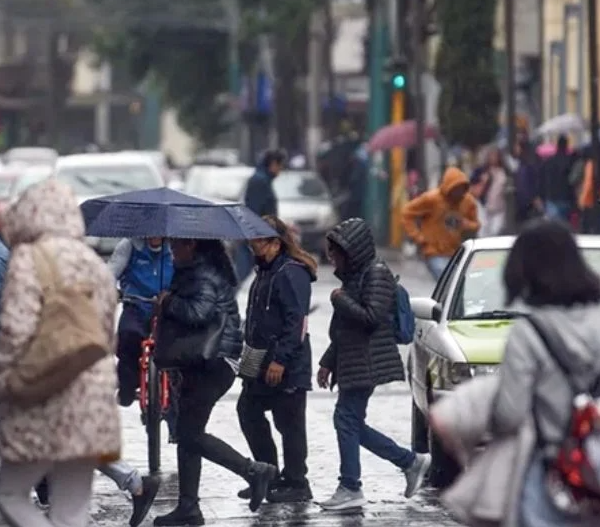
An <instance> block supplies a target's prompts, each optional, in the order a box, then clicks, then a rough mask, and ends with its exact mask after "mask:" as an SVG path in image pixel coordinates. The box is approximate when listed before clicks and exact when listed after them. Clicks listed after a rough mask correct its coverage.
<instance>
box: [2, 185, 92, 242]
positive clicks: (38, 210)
mask: <svg viewBox="0 0 600 527" xmlns="http://www.w3.org/2000/svg"><path fill="white" fill-rule="evenodd" d="M2 233H3V236H4V239H5V240H6V243H7V244H8V245H9V246H10V247H14V246H16V245H19V244H21V243H33V242H35V241H36V240H38V239H39V238H41V237H42V236H46V235H50V236H59V237H65V238H74V239H83V237H84V235H85V225H84V222H83V216H82V215H81V211H80V209H79V205H78V203H77V199H76V197H75V195H74V194H73V192H72V190H71V188H70V187H69V186H68V185H65V184H64V183H61V182H60V181H57V180H56V179H55V178H48V179H47V180H46V181H43V182H42V183H38V184H37V185H34V186H32V187H29V188H28V189H27V190H26V191H25V192H24V193H23V195H22V196H21V198H20V199H19V200H18V201H17V202H16V203H15V204H13V205H12V206H10V207H9V208H8V210H7V211H6V212H5V213H4V217H3V219H2Z"/></svg>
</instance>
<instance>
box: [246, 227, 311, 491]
mask: <svg viewBox="0 0 600 527" xmlns="http://www.w3.org/2000/svg"><path fill="white" fill-rule="evenodd" d="M265 219H266V220H267V222H268V223H269V224H270V225H271V226H272V227H273V228H274V229H275V230H276V231H277V233H278V235H279V237H277V238H268V239H262V240H253V241H252V242H251V246H252V251H253V252H254V255H255V258H256V263H257V268H258V272H257V275H256V278H255V279H254V282H253V283H252V286H251V289H250V295H249V298H248V307H247V311H246V323H245V341H246V344H247V346H249V347H251V348H253V349H255V350H266V358H265V361H264V364H263V371H262V372H261V373H260V374H259V376H258V377H257V378H252V379H245V380H244V386H243V390H242V394H241V395H240V398H239V401H238V405H237V412H238V418H239V421H240V425H241V428H242V432H243V433H244V436H245V437H246V441H247V442H248V445H249V447H250V451H251V452H252V455H253V456H254V459H256V460H257V461H263V462H265V463H269V464H271V465H275V466H279V463H278V456H277V449H276V447H275V443H274V441H273V437H272V435H271V427H270V426H269V423H268V421H267V419H266V417H265V413H266V412H268V411H270V412H271V413H272V414H273V420H274V423H275V427H276V428H277V430H278V432H279V433H280V434H281V436H282V442H283V460H284V467H283V469H282V470H281V471H280V473H279V478H278V479H276V480H275V481H274V482H273V483H272V484H271V486H270V490H269V493H268V494H267V500H268V501H270V502H273V503H283V502H302V501H308V500H310V499H312V493H311V489H310V485H309V482H308V480H307V478H306V474H307V471H308V469H307V466H306V458H307V456H308V446H307V439H306V394H307V392H308V391H309V390H311V388H312V386H311V377H312V360H311V357H312V354H311V347H310V338H309V334H308V314H309V311H310V297H311V288H312V286H311V283H312V282H314V281H315V280H316V276H317V263H316V261H315V260H314V258H312V257H311V256H310V255H309V254H308V253H307V252H305V251H304V250H302V248H301V247H300V246H299V245H298V243H297V241H296V240H295V238H294V235H293V233H292V232H291V230H290V229H289V227H287V226H286V225H285V223H283V222H282V221H281V220H279V219H277V218H276V217H273V216H268V217H266V218H265ZM238 496H239V497H240V498H242V499H249V498H250V491H249V489H244V490H242V491H241V492H240V493H239V494H238Z"/></svg>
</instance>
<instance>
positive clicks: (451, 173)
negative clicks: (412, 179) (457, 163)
mask: <svg viewBox="0 0 600 527" xmlns="http://www.w3.org/2000/svg"><path fill="white" fill-rule="evenodd" d="M461 185H464V186H467V187H468V185H469V180H468V179H467V176H465V174H464V173H463V172H462V171H461V170H459V169H458V168H454V167H451V168H449V169H447V170H446V172H445V173H444V177H443V178H442V183H441V184H440V186H439V188H437V189H434V190H430V191H428V192H425V193H423V194H421V195H420V196H418V197H417V198H415V199H413V200H412V201H411V202H409V203H408V204H407V205H406V206H405V207H404V210H403V211H402V224H403V226H404V229H405V231H406V234H407V235H408V236H409V237H410V238H412V239H413V240H414V242H415V243H416V244H417V245H419V246H421V251H422V253H423V256H452V255H453V254H454V252H455V251H456V250H457V249H458V248H459V247H460V244H461V243H462V242H463V238H464V234H465V233H467V232H477V231H478V230H479V227H480V224H479V221H478V218H477V203H476V202H475V198H473V196H471V194H470V193H468V192H467V194H465V197H464V198H463V199H462V200H461V201H460V202H459V203H456V204H454V203H451V202H450V201H449V200H448V199H447V197H446V196H447V195H448V193H449V192H450V191H451V190H452V189H453V188H456V187H458V186H461ZM451 216H456V217H458V218H459V219H461V220H462V224H461V225H459V226H458V227H457V228H452V227H448V226H447V225H446V221H447V220H448V218H449V217H451Z"/></svg>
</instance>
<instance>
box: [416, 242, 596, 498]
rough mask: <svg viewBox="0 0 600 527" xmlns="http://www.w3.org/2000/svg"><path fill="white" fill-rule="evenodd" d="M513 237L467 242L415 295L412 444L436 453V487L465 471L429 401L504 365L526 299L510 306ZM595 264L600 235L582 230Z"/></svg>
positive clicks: (585, 250)
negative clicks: (425, 293)
mask: <svg viewBox="0 0 600 527" xmlns="http://www.w3.org/2000/svg"><path fill="white" fill-rule="evenodd" d="M514 240H515V238H514V237H512V236H502V237H492V238H478V239H473V240H467V241H465V242H464V243H463V244H462V246H461V248H460V249H459V250H458V251H457V252H456V253H455V254H454V256H453V257H452V259H451V260H450V262H449V264H448V266H447V267H446V269H445V271H444V272H443V274H442V276H441V277H440V279H439V280H438V282H437V285H436V286H435V289H434V291H433V294H432V296H431V297H430V298H412V299H411V305H412V308H413V310H414V313H415V317H416V329H415V337H414V341H413V343H412V344H411V345H410V347H409V350H408V361H407V371H408V381H409V384H410V389H411V393H412V448H413V449H414V450H415V451H417V452H429V453H430V454H431V457H432V464H431V471H430V476H429V481H430V483H431V484H432V485H434V486H437V487H445V486H447V485H449V484H451V483H452V481H453V480H454V479H455V477H456V476H457V474H458V470H459V469H458V466H457V465H456V463H455V461H454V460H453V459H452V458H451V457H450V456H448V455H447V454H446V452H445V451H444V449H443V448H442V446H441V443H440V441H439V440H438V439H437V437H436V436H435V434H433V433H432V431H431V430H430V428H429V425H428V422H427V415H428V413H429V405H430V404H432V403H433V402H434V401H436V400H437V399H439V398H440V397H443V396H444V395H445V394H447V393H448V392H449V391H451V390H453V389H454V388H455V387H456V386H458V385H460V384H461V383H462V382H464V381H466V380H469V379H472V378H473V377H477V376H480V375H493V374H495V373H496V372H497V371H498V367H499V365H500V362H501V361H502V357H503V355H504V347H505V344H506V340H507V336H508V332H509V331H510V328H511V326H512V324H513V322H514V320H515V319H516V318H517V317H519V316H522V315H524V314H526V313H527V312H528V308H527V306H526V305H524V304H523V305H518V306H514V307H511V308H507V307H506V306H505V305H504V298H505V296H504V284H503V282H502V272H503V269H504V262H505V260H506V258H507V256H508V253H509V251H510V249H511V247H512V245H513V243H514ZM577 243H578V245H579V247H581V249H582V251H583V254H584V257H585V258H586V260H587V261H588V263H589V264H590V266H591V267H592V268H593V269H594V270H595V271H596V272H598V273H600V236H578V237H577Z"/></svg>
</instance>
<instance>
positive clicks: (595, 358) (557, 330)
mask: <svg viewBox="0 0 600 527" xmlns="http://www.w3.org/2000/svg"><path fill="white" fill-rule="evenodd" d="M534 316H535V318H536V321H538V322H539V323H540V324H541V325H542V327H543V328H544V331H545V332H546V335H547V336H548V338H549V339H550V341H551V342H555V343H556V347H557V349H558V350H564V351H565V355H566V356H567V357H568V358H569V362H570V365H571V367H572V372H573V377H574V378H575V379H577V380H581V381H582V382H583V383H588V382H591V380H592V379H593V377H594V376H596V375H598V373H600V366H599V364H600V351H599V349H598V343H599V342H600V324H598V320H600V305H597V304H593V305H587V306H585V305H582V306H577V307H572V308H559V307H545V308H541V309H539V310H537V312H536V313H535V315H534Z"/></svg>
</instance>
